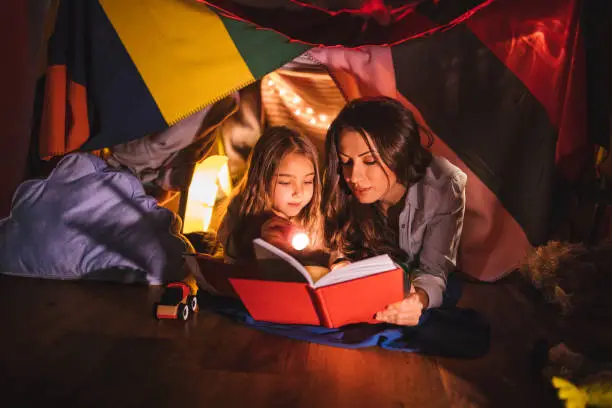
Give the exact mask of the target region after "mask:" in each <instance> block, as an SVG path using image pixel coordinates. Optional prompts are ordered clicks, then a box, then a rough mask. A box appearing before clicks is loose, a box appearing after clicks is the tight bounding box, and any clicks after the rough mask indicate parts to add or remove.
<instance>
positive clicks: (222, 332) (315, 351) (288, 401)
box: [0, 276, 560, 408]
mask: <svg viewBox="0 0 612 408" xmlns="http://www.w3.org/2000/svg"><path fill="white" fill-rule="evenodd" d="M517 293H518V292H517V291H516V290H515V289H514V287H513V285H512V284H511V283H503V282H502V283H497V284H494V285H490V284H466V287H465V291H464V296H463V299H462V301H461V305H463V306H470V307H474V308H476V309H478V310H480V311H482V312H483V313H484V314H485V315H486V316H487V317H488V318H489V319H490V320H491V322H492V328H493V332H492V348H491V351H490V353H489V354H488V355H487V356H485V357H483V358H480V359H476V360H456V359H449V358H426V357H423V356H419V355H417V354H414V353H402V352H393V351H386V350H382V349H377V348H371V349H362V350H347V349H338V348H331V347H326V346H319V345H314V344H309V343H306V342H301V341H296V340H289V339H286V338H282V337H275V336H272V335H268V334H264V333H260V332H257V331H255V330H252V329H249V328H246V327H242V326H240V325H238V324H235V323H233V322H231V321H228V320H226V319H224V318H221V317H219V316H217V315H213V314H210V313H207V312H202V313H200V314H199V315H198V316H197V318H196V319H195V320H191V321H188V322H186V323H181V322H178V321H161V322H158V321H156V320H154V319H153V318H152V314H151V309H152V308H151V305H152V304H153V302H154V301H155V300H156V299H157V298H158V297H159V291H158V290H156V289H149V288H146V287H140V286H122V285H112V284H100V283H83V282H81V283H70V282H57V281H40V280H31V279H19V278H9V277H5V276H0V308H1V310H3V312H2V314H3V316H2V320H1V322H2V323H1V326H0V327H1V334H0V350H1V351H0V407H60V406H62V407H113V408H118V407H201V408H205V407H206V408H208V407H247V408H256V407H296V408H297V407H334V408H340V407H351V408H357V407H381V408H385V407H557V406H560V405H559V404H558V403H557V402H556V399H555V395H554V392H553V390H552V388H551V387H550V386H549V385H548V383H547V382H545V381H543V380H542V379H541V378H540V377H539V376H537V375H534V374H533V373H532V372H531V371H530V370H529V365H528V351H529V348H530V346H531V342H532V340H533V339H534V338H535V337H536V336H537V335H538V333H537V331H538V325H537V322H536V321H535V318H534V317H533V314H532V313H531V309H530V304H529V303H528V302H527V301H526V300H524V299H523V298H522V297H521V296H519V295H518V294H517Z"/></svg>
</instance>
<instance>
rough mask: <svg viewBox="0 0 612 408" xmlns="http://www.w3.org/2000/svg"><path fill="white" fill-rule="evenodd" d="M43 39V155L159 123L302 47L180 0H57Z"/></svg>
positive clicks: (127, 136) (99, 143)
mask: <svg viewBox="0 0 612 408" xmlns="http://www.w3.org/2000/svg"><path fill="white" fill-rule="evenodd" d="M55 14H56V15H57V17H56V22H55V29H54V31H53V34H52V36H51V38H50V40H49V45H48V63H47V75H46V78H45V81H46V83H45V93H44V99H45V103H44V104H41V105H43V106H44V107H43V108H42V110H43V111H42V112H41V114H42V121H41V128H40V140H39V148H40V155H41V156H42V157H48V156H54V155H60V154H64V153H66V152H67V151H71V150H75V149H78V148H82V149H98V148H102V147H108V146H112V145H115V144H120V143H125V142H127V141H130V140H133V139H137V138H140V137H143V136H145V135H147V134H150V133H155V132H159V131H161V130H163V129H165V128H167V127H168V126H170V125H172V124H174V123H176V122H178V121H179V120H181V119H182V118H184V117H186V116H188V115H190V114H192V113H194V112H196V111H198V110H200V109H202V108H203V107H205V106H207V105H209V104H211V103H213V102H216V101H218V100H220V99H222V98H223V97H225V96H227V95H229V94H230V93H232V92H233V91H236V90H238V89H241V88H243V87H244V86H246V85H248V84H251V83H253V82H255V81H256V80H257V79H259V78H261V77H262V76H263V75H264V74H266V73H268V72H270V71H272V70H274V69H276V68H278V67H280V66H281V65H283V64H284V63H286V62H287V61H290V60H291V59H293V58H295V57H296V56H298V55H300V54H302V53H303V52H304V51H305V50H306V49H307V48H308V47H307V46H305V45H303V44H299V43H291V42H289V41H288V40H287V39H286V38H285V37H283V36H281V35H279V34H276V33H273V32H271V31H266V30H258V29H256V28H255V27H254V26H252V25H250V24H247V23H243V22H238V21H235V20H232V19H228V18H224V17H221V16H219V15H218V14H216V13H214V12H212V11H210V10H209V9H208V8H207V7H206V6H204V5H202V4H199V3H195V2H194V3H190V2H187V1H178V0H174V1H173V0H134V1H127V2H126V1H122V0H62V1H61V2H60V4H59V8H58V9H57V13H55V12H53V13H50V16H55Z"/></svg>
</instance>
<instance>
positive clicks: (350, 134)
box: [338, 130, 399, 204]
mask: <svg viewBox="0 0 612 408" xmlns="http://www.w3.org/2000/svg"><path fill="white" fill-rule="evenodd" d="M366 137H367V142H366V140H365V139H364V137H363V136H362V135H361V133H359V132H357V131H354V130H344V131H343V132H342V133H341V134H340V137H339V139H338V142H339V143H338V156H339V160H340V165H341V166H342V175H343V177H344V180H345V181H346V183H347V184H348V186H349V188H350V189H351V191H352V192H353V194H354V195H355V198H357V200H359V202H360V203H362V204H371V203H374V202H376V201H379V200H383V201H384V200H385V198H386V197H387V195H389V193H390V192H391V191H392V190H394V187H396V186H397V185H398V184H399V183H398V181H397V176H396V175H395V173H394V172H393V171H391V169H390V168H389V167H388V166H387V165H386V164H385V163H383V161H382V160H381V158H380V156H379V154H378V152H377V151H376V147H375V146H374V143H373V142H372V139H371V138H370V136H368V135H367V134H366ZM368 144H369V146H368ZM370 146H372V149H370Z"/></svg>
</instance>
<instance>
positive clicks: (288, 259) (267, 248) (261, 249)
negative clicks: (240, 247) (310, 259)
mask: <svg viewBox="0 0 612 408" xmlns="http://www.w3.org/2000/svg"><path fill="white" fill-rule="evenodd" d="M253 247H254V249H255V257H256V258H257V263H258V264H259V265H261V266H262V267H263V268H274V270H275V272H277V273H282V272H283V271H286V272H287V273H288V274H295V271H296V270H297V271H298V272H299V273H301V274H302V275H304V278H306V280H307V281H308V284H309V285H310V286H314V285H313V281H312V277H311V276H310V274H309V273H308V271H307V270H306V268H304V265H302V264H301V263H300V262H299V261H298V260H297V259H295V258H294V257H292V256H291V255H289V254H288V253H286V252H285V251H283V250H282V249H279V248H277V247H275V246H274V245H272V244H270V243H268V242H266V241H264V240H263V239H261V238H255V239H254V240H253ZM288 276H291V275H288Z"/></svg>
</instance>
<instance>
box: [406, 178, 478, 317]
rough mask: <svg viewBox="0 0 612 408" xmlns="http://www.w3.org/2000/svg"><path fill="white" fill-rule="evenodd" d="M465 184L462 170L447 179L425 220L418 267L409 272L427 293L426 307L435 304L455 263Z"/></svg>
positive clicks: (440, 296) (434, 305) (417, 284)
mask: <svg viewBox="0 0 612 408" xmlns="http://www.w3.org/2000/svg"><path fill="white" fill-rule="evenodd" d="M465 184H466V176H465V175H464V174H463V173H460V174H457V175H454V176H453V177H451V178H450V180H449V185H448V188H447V190H446V192H445V194H442V195H441V197H440V200H441V202H440V205H439V207H438V210H437V211H436V213H435V214H434V216H433V217H432V219H431V220H430V221H429V223H428V224H427V227H426V231H425V233H424V235H423V245H422V250H421V253H420V255H419V266H418V267H417V269H416V270H415V271H414V273H413V278H412V286H414V287H415V289H416V290H417V293H419V292H420V291H419V289H420V290H421V291H423V292H424V293H421V296H423V294H426V295H427V305H426V308H434V307H439V306H440V305H441V304H442V296H443V294H444V291H445V290H446V280H447V277H448V274H449V273H450V272H452V271H453V270H454V269H455V268H456V266H457V252H458V249H459V241H460V239H461V232H462V230H463V217H464V214H465Z"/></svg>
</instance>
